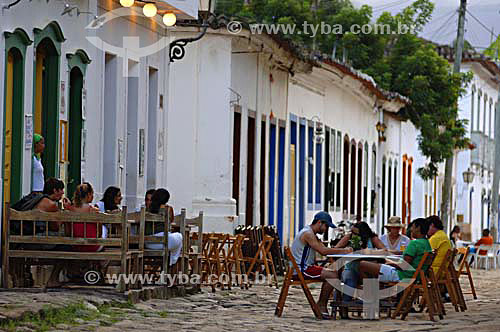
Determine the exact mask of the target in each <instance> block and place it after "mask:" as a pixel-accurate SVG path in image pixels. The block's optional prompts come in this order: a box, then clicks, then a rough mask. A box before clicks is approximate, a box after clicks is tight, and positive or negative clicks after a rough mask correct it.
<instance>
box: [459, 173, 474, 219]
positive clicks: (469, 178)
mask: <svg viewBox="0 0 500 332" xmlns="http://www.w3.org/2000/svg"><path fill="white" fill-rule="evenodd" d="M462 176H463V177H464V182H465V183H467V196H469V223H472V218H471V214H472V202H471V201H472V200H471V198H470V195H472V194H471V193H470V191H469V184H471V183H472V181H474V172H473V171H471V170H470V167H469V168H467V170H466V171H465V172H463V173H462Z"/></svg>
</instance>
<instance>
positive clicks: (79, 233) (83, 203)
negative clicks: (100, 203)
mask: <svg viewBox="0 0 500 332" xmlns="http://www.w3.org/2000/svg"><path fill="white" fill-rule="evenodd" d="M93 200H94V189H92V186H91V185H90V183H88V182H84V183H82V184H80V185H78V186H77V187H76V190H75V193H74V195H73V206H74V209H73V211H74V212H83V213H85V212H99V209H97V208H96V207H93V206H92V205H90V203H92V201H93ZM84 225H86V226H85V227H84ZM73 235H74V237H84V236H85V237H86V238H97V235H98V234H97V224H96V223H85V224H84V223H80V222H77V223H73ZM73 249H74V250H76V251H82V252H93V251H101V250H102V249H103V247H102V246H99V245H74V246H73Z"/></svg>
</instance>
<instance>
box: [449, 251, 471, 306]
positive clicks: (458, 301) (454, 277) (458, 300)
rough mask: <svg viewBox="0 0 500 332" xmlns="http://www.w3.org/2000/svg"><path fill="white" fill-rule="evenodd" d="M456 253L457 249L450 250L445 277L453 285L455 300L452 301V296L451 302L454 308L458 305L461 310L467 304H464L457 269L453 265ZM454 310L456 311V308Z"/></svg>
mask: <svg viewBox="0 0 500 332" xmlns="http://www.w3.org/2000/svg"><path fill="white" fill-rule="evenodd" d="M457 253H458V250H457V249H453V250H452V251H451V257H450V260H451V263H450V264H449V265H448V273H447V275H448V276H449V277H447V278H449V279H450V282H451V285H452V287H453V291H454V296H455V302H453V298H452V302H453V304H454V305H455V310H456V306H458V307H459V308H460V311H462V312H463V311H465V310H467V305H466V304H465V298H464V293H463V292H462V287H461V286H460V281H459V274H458V271H457V270H455V265H453V262H454V261H455V257H456V256H457ZM456 311H457V312H458V310H456Z"/></svg>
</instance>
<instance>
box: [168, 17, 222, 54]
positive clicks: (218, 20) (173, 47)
mask: <svg viewBox="0 0 500 332" xmlns="http://www.w3.org/2000/svg"><path fill="white" fill-rule="evenodd" d="M205 15H206V16H204V19H203V23H202V24H201V28H202V29H201V31H200V34H199V35H198V36H196V37H192V38H180V39H177V40H174V41H173V42H171V43H170V45H169V55H170V62H174V61H176V60H181V59H182V58H183V57H184V55H186V50H185V47H186V45H187V44H189V43H192V42H195V41H198V40H200V39H201V38H203V36H205V34H206V33H207V30H208V28H211V29H214V30H217V29H220V28H221V27H223V26H227V24H228V22H229V19H228V18H227V17H226V16H224V15H219V16H215V14H214V13H206V14H205Z"/></svg>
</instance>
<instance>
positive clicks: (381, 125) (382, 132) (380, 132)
mask: <svg viewBox="0 0 500 332" xmlns="http://www.w3.org/2000/svg"><path fill="white" fill-rule="evenodd" d="M375 128H376V129H377V132H378V141H379V142H385V141H386V140H387V138H386V137H385V130H386V129H387V126H386V125H385V123H382V122H380V121H379V122H377V124H376V125H375Z"/></svg>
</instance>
